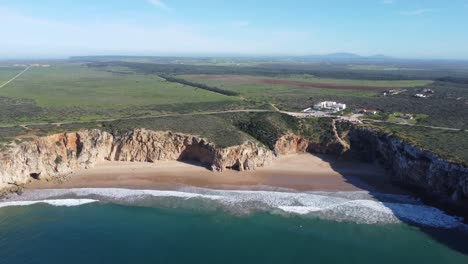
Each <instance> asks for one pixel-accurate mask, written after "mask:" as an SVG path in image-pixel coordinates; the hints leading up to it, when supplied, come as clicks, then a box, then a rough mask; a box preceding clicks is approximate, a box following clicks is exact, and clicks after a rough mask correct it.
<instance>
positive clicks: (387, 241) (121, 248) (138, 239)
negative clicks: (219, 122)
mask: <svg viewBox="0 0 468 264" xmlns="http://www.w3.org/2000/svg"><path fill="white" fill-rule="evenodd" d="M60 196H68V197H66V198H67V200H64V199H62V198H61V197H60ZM71 196H75V197H74V199H72V197H71ZM32 197H36V199H46V201H47V203H48V204H44V203H30V201H29V202H28V201H8V202H7V203H9V204H7V203H6V202H2V203H0V207H1V208H0V263H189V262H191V263H193V262H195V263H468V255H466V254H464V251H463V250H460V249H461V248H462V247H463V246H464V245H468V244H467V242H468V239H467V236H465V234H466V233H465V232H466V231H463V230H461V229H460V227H459V226H457V227H450V228H449V226H446V227H445V228H434V227H423V225H421V224H419V225H415V224H414V223H413V222H411V223H410V224H407V223H404V221H403V222H402V221H395V220H394V219H398V217H396V216H400V217H401V215H399V214H402V215H408V212H407V211H404V210H403V211H404V213H401V212H398V208H400V210H402V209H401V208H404V207H405V206H410V209H411V210H410V211H412V210H418V209H421V210H422V211H424V212H426V213H431V214H429V215H427V214H426V216H427V217H431V219H430V220H431V221H425V222H424V221H423V223H422V224H424V223H426V222H427V223H435V220H441V221H442V222H441V223H449V224H453V223H455V222H456V218H450V216H447V215H444V214H443V213H442V212H437V211H434V210H433V208H432V209H431V208H429V207H427V208H425V207H414V206H422V205H420V204H419V203H418V202H417V201H415V200H413V199H411V198H409V197H394V196H388V197H386V198H384V197H385V195H382V197H380V200H384V199H387V200H388V202H384V203H381V202H377V201H375V200H373V199H371V197H369V194H366V193H361V192H357V193H277V192H250V191H216V190H206V189H190V190H179V191H163V192H162V191H134V190H121V189H79V190H71V191H70V190H50V191H41V192H33V193H29V194H26V195H25V196H23V197H21V199H28V198H29V199H30V198H32ZM52 198H56V199H55V200H52ZM17 200H18V199H17ZM98 201H99V202H98ZM356 201H358V202H356ZM116 203H119V204H116ZM343 204H344V205H345V206H343ZM388 204H393V206H395V208H396V209H397V210H396V213H395V214H394V215H393V217H392V216H391V215H389V214H388V211H387V210H386V209H385V208H387V209H388V210H392V208H389V207H386V205H388ZM12 205H16V206H12ZM19 205H21V206H19ZM337 205H340V206H337ZM2 206H3V207H2ZM281 206H286V207H287V208H285V209H286V211H285V210H282V209H281V208H280V207H281ZM288 206H289V207H288ZM303 207H308V208H309V209H310V208H312V207H314V208H315V209H317V208H327V209H326V210H319V211H317V210H314V211H309V212H308V213H306V214H304V212H303V211H304V210H303V209H304V208H303ZM330 207H331V208H333V210H330ZM298 208H299V209H298ZM336 208H339V209H338V210H335V209H336ZM395 208H393V210H394V209H395ZM415 208H416V209H415ZM295 210H299V214H298V213H296V212H295ZM317 212H319V213H317ZM324 212H325V213H324ZM432 213H435V214H434V215H432ZM440 213H442V215H440ZM359 214H362V215H363V217H362V218H357V217H356V215H359ZM364 214H365V216H364ZM349 216H351V217H349ZM434 217H435V218H434ZM437 217H439V218H437ZM364 218H369V219H372V221H368V222H366V221H363V220H362V219H364ZM386 218H390V219H387V220H385V219H386ZM432 218H434V219H435V220H434V219H432ZM376 219H377V220H378V221H377V220H376ZM450 219H452V220H453V221H452V220H450ZM416 220H418V219H416ZM454 221H455V222H454ZM434 234H438V236H437V238H436V237H435V236H434ZM441 237H444V238H445V239H443V240H440V239H438V238H441ZM447 238H448V240H447ZM465 253H466V252H465Z"/></svg>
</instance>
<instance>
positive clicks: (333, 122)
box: [332, 119, 351, 150]
mask: <svg viewBox="0 0 468 264" xmlns="http://www.w3.org/2000/svg"><path fill="white" fill-rule="evenodd" d="M336 121H337V119H333V121H332V127H333V133H334V134H335V137H336V139H337V140H338V141H339V142H340V144H341V145H343V147H344V148H345V149H346V150H348V149H351V146H350V145H349V144H348V142H346V141H345V140H343V139H342V138H341V137H340V134H338V130H337V129H336Z"/></svg>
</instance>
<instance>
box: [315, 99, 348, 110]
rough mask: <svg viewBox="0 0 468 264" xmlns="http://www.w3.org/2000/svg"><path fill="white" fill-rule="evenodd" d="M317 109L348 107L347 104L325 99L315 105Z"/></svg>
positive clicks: (341, 108)
mask: <svg viewBox="0 0 468 264" xmlns="http://www.w3.org/2000/svg"><path fill="white" fill-rule="evenodd" d="M314 109H315V110H333V111H342V110H345V109H346V104H341V103H337V102H331V101H325V102H320V103H318V104H316V105H314Z"/></svg>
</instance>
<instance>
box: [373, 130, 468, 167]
mask: <svg viewBox="0 0 468 264" xmlns="http://www.w3.org/2000/svg"><path fill="white" fill-rule="evenodd" d="M367 126H370V127H372V128H375V129H378V130H380V131H382V132H385V133H390V134H393V135H394V136H397V137H399V138H402V139H403V140H405V141H406V142H409V143H411V144H413V145H415V146H418V147H420V148H423V149H426V150H429V151H432V152H434V153H436V154H438V155H440V156H441V157H443V158H445V159H448V160H450V161H453V162H458V163H462V164H464V165H465V166H468V152H467V151H466V150H467V149H468V133H467V132H466V131H463V130H462V131H447V130H438V129H431V128H424V127H411V126H399V125H394V124H388V123H372V124H367Z"/></svg>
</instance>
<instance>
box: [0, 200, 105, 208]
mask: <svg viewBox="0 0 468 264" xmlns="http://www.w3.org/2000/svg"><path fill="white" fill-rule="evenodd" d="M95 202H99V201H98V200H93V199H59V200H39V201H11V202H0V208H3V207H12V206H29V205H34V204H41V203H44V204H48V205H52V206H65V207H72V206H80V205H84V204H90V203H95Z"/></svg>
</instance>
